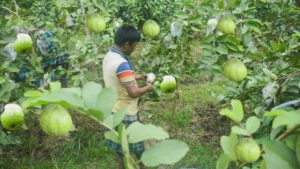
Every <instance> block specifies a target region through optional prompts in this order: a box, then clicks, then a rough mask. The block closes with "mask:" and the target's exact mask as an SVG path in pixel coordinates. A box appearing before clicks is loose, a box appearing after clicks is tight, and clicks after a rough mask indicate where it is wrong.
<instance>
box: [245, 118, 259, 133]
mask: <svg viewBox="0 0 300 169" xmlns="http://www.w3.org/2000/svg"><path fill="white" fill-rule="evenodd" d="M259 127H260V120H259V119H258V118H257V117H256V116H251V117H249V118H248V119H247V121H246V129H247V130H248V132H249V133H250V134H253V133H255V132H256V131H257V130H258V129H259Z"/></svg>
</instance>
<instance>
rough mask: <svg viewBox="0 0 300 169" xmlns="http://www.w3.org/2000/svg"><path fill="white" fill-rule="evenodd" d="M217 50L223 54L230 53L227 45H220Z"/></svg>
mask: <svg viewBox="0 0 300 169" xmlns="http://www.w3.org/2000/svg"><path fill="white" fill-rule="evenodd" d="M216 51H217V52H218V53H220V54H223V55H227V54H228V49H227V48H226V46H225V45H219V46H218V47H217V48H216Z"/></svg>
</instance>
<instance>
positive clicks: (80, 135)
mask: <svg viewBox="0 0 300 169" xmlns="http://www.w3.org/2000/svg"><path fill="white" fill-rule="evenodd" d="M226 82H227V81H224V80H223V79H222V78H221V80H214V81H213V82H208V81H207V80H204V79H202V80H195V79H194V78H191V77H186V78H183V79H181V81H180V82H179V85H178V89H177V93H173V94H168V95H163V96H162V97H161V98H160V100H159V101H154V100H153V99H151V97H143V98H142V99H141V102H140V105H139V106H140V108H141V109H142V110H141V118H142V121H143V123H150V122H151V123H153V124H156V125H158V126H162V127H163V128H164V129H166V130H167V131H168V132H169V134H170V137H171V138H177V139H180V140H183V141H185V142H186V143H188V145H189V146H190V150H189V152H188V154H187V155H186V156H185V157H184V159H182V160H181V161H180V162H178V163H177V164H175V165H173V166H163V167H162V168H168V169H180V168H193V169H213V168H215V165H216V161H217V159H218V157H219V154H220V153H221V148H220V146H219V139H220V136H221V135H227V134H228V133H229V126H230V125H229V123H230V122H229V120H227V119H226V118H224V117H222V116H220V115H219V114H218V111H219V110H220V108H221V106H222V104H220V101H219V100H218V97H220V96H222V95H225V94H226V93H225V89H224V88H223V84H224V83H226ZM149 98H150V99H149ZM71 114H72V116H73V120H74V123H75V126H76V131H75V132H71V133H70V135H69V137H65V138H59V139H57V138H51V137H50V136H47V135H46V134H44V133H43V132H42V130H41V129H40V128H39V127H36V126H39V125H38V115H34V116H29V115H28V117H30V119H29V118H26V124H27V126H28V128H29V129H28V130H25V131H24V130H23V131H19V132H17V133H16V135H19V137H20V139H21V140H22V141H23V143H21V144H19V145H14V146H8V147H5V149H4V150H3V151H4V152H3V153H4V156H3V158H4V159H2V160H1V161H0V168H5V169H13V168H18V169H38V168H43V169H48V168H49V169H50V168H51V169H52V168H57V169H60V168H72V169H83V168H84V169H85V168H86V169H93V168H95V169H96V168H97V169H116V168H117V166H116V160H117V159H116V156H115V155H114V152H113V151H111V150H110V149H108V148H107V147H106V146H105V145H104V143H103V128H102V127H101V126H99V125H97V123H96V122H94V121H93V120H91V119H89V118H87V117H84V116H82V115H80V114H78V113H71ZM146 144H153V143H152V142H151V141H149V142H147V143H146Z"/></svg>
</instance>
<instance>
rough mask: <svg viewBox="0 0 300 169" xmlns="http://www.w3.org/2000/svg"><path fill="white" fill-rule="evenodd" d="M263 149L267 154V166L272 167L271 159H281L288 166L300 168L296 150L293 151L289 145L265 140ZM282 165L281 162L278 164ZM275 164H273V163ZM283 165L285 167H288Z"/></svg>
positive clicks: (295, 168)
mask: <svg viewBox="0 0 300 169" xmlns="http://www.w3.org/2000/svg"><path fill="white" fill-rule="evenodd" d="M263 149H264V151H265V152H266V154H267V156H266V157H267V158H265V159H266V166H267V169H269V168H270V165H271V164H270V161H272V162H274V159H276V160H278V161H281V162H282V165H283V164H288V165H283V166H285V167H287V168H291V169H297V168H300V167H299V165H298V162H297V159H296V155H295V152H293V151H292V150H291V149H290V148H289V147H288V146H287V145H285V144H284V143H282V142H279V141H265V142H264V143H263ZM278 165H279V166H280V164H278ZM272 166H273V165H272ZM274 167H275V166H274ZM285 167H283V168H284V169H287V168H285ZM270 169H271V168H270Z"/></svg>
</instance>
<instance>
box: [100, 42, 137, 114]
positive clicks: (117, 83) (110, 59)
mask: <svg viewBox="0 0 300 169" xmlns="http://www.w3.org/2000/svg"><path fill="white" fill-rule="evenodd" d="M102 68H103V77H104V83H105V87H114V88H115V89H116V90H117V95H118V99H117V103H116V105H115V107H114V109H113V112H118V111H119V110H120V109H121V108H122V107H125V108H126V110H127V115H130V116H133V115H136V114H137V112H138V106H137V105H138V98H131V97H130V96H129V95H128V93H127V90H126V88H125V86H124V85H126V84H129V83H134V84H135V85H137V83H136V80H135V78H134V70H133V67H132V65H131V63H130V61H129V59H128V57H127V56H126V55H125V54H123V53H122V52H120V51H119V50H117V49H116V48H112V49H111V50H110V51H109V52H108V53H107V54H106V55H105V57H104V59H103V62H102Z"/></svg>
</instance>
